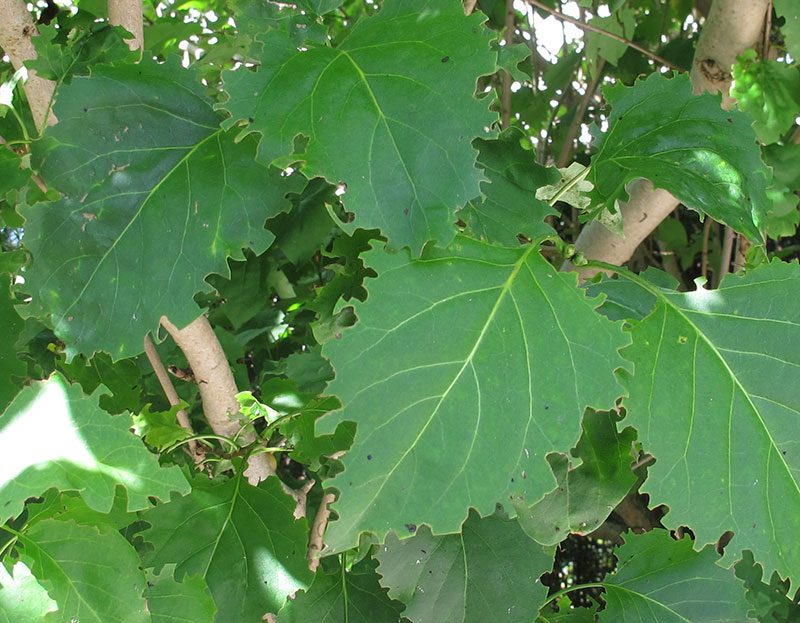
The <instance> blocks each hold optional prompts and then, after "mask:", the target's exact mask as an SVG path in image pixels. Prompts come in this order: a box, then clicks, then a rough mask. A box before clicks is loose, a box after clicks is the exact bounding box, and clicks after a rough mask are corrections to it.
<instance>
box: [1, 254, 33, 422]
mask: <svg viewBox="0 0 800 623" xmlns="http://www.w3.org/2000/svg"><path fill="white" fill-rule="evenodd" d="M3 255H5V253H3ZM9 285H10V279H9V278H8V276H6V275H2V274H0V327H3V336H4V337H3V339H2V340H0V371H2V373H1V374H0V410H2V409H5V408H6V407H7V406H8V404H9V403H10V402H11V400H12V399H13V398H14V396H16V394H17V392H18V391H19V388H20V386H21V385H22V379H24V378H25V377H26V376H27V371H26V369H25V364H24V363H22V361H21V360H20V359H19V357H18V356H17V354H18V351H17V348H16V347H15V344H14V342H16V338H17V336H18V335H19V334H20V332H21V331H22V326H23V324H24V323H23V321H22V318H20V317H19V314H17V310H16V308H15V306H14V305H13V304H12V302H11V301H12V299H11V296H10V295H9ZM15 377H17V380H15Z"/></svg>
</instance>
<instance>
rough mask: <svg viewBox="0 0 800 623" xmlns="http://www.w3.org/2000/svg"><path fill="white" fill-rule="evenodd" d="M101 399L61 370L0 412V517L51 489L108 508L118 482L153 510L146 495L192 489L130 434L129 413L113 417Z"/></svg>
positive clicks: (135, 501) (136, 506) (136, 503)
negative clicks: (76, 494) (84, 390)
mask: <svg viewBox="0 0 800 623" xmlns="http://www.w3.org/2000/svg"><path fill="white" fill-rule="evenodd" d="M97 401H98V395H97V393H95V394H94V395H92V396H84V395H83V393H82V392H81V388H80V386H79V385H70V384H69V383H67V382H66V381H65V380H64V378H63V377H62V376H61V375H60V374H58V373H56V374H54V375H53V377H51V378H50V379H49V380H48V381H43V382H39V383H34V384H33V385H32V386H30V387H26V388H25V389H24V390H22V391H21V392H20V393H19V394H18V395H17V397H16V398H15V399H14V401H13V402H12V403H11V404H10V405H9V407H8V409H6V411H5V413H3V415H2V417H0V447H2V448H3V452H0V520H2V519H5V518H8V517H16V516H17V515H18V514H19V513H20V512H21V511H22V506H23V503H24V502H25V500H26V499H27V498H29V497H37V496H40V495H41V494H42V493H44V492H45V491H47V490H48V489H49V488H50V487H57V488H58V489H60V490H61V491H78V492H80V494H81V495H82V496H83V499H84V500H85V501H86V503H87V504H88V505H89V506H90V507H91V508H93V509H95V510H98V511H100V512H104V513H107V512H108V511H109V510H110V509H111V507H112V505H113V503H114V491H115V488H116V487H117V485H119V486H122V487H124V488H125V489H126V490H127V495H128V509H129V510H132V511H134V510H142V509H145V508H148V507H149V506H150V503H149V502H148V501H147V498H148V497H151V496H153V497H157V498H161V499H169V495H170V491H179V492H181V493H186V492H188V491H189V485H188V484H187V482H186V479H185V478H184V476H183V474H182V473H181V471H180V469H179V468H178V467H174V466H173V467H160V466H159V464H158V458H157V457H156V456H154V455H153V454H150V453H149V452H148V451H147V449H146V448H145V447H144V444H143V443H142V442H141V440H139V439H138V438H137V437H136V436H134V435H133V434H131V432H130V431H129V430H128V429H129V428H130V419H129V418H127V417H125V416H117V417H114V416H110V415H109V414H108V413H106V412H105V411H103V410H102V409H101V408H100V407H99V406H98V405H97Z"/></svg>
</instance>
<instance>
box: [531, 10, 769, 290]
mask: <svg viewBox="0 0 800 623" xmlns="http://www.w3.org/2000/svg"><path fill="white" fill-rule="evenodd" d="M528 1H533V0H528ZM769 1H770V0H715V2H714V4H713V5H712V7H711V11H710V12H709V14H708V20H707V21H706V23H705V25H704V27H703V30H702V31H701V33H700V39H699V41H698V43H697V50H696V52H695V60H694V63H693V66H692V72H691V74H690V75H691V79H692V87H693V89H694V92H695V93H702V92H703V91H706V90H709V91H711V92H712V93H715V92H718V91H722V93H723V107H725V106H726V105H727V106H730V105H731V104H732V100H731V98H730V97H726V95H725V94H727V92H728V90H729V89H730V83H731V74H730V68H731V66H732V65H733V63H734V62H735V61H736V55H737V54H741V53H742V52H743V51H744V50H745V49H747V48H751V47H753V46H754V45H756V44H757V43H758V40H759V37H760V34H761V27H762V25H763V23H764V15H765V8H766V6H767V4H768V3H769ZM537 6H538V5H537ZM723 67H724V68H725V70H724V72H722V73H720V72H719V71H712V70H713V69H714V68H717V69H720V68H723ZM723 74H724V75H723ZM652 188H653V186H652V184H651V183H650V182H649V181H645V180H637V181H634V182H632V183H631V185H630V186H629V194H630V200H629V201H628V202H627V203H625V204H623V205H622V208H621V210H622V219H623V228H624V232H625V239H624V240H623V239H621V238H620V237H619V236H617V235H616V234H614V233H612V232H611V231H609V230H608V229H606V228H605V227H604V226H603V225H602V224H601V223H600V222H599V221H597V220H594V221H592V222H591V223H589V224H588V225H587V226H586V227H584V228H583V231H581V233H580V235H579V236H578V238H577V240H576V241H575V248H576V249H577V250H578V251H581V252H583V254H584V255H585V256H586V257H587V258H588V259H590V260H600V261H604V262H608V263H611V264H623V263H625V262H627V261H628V260H629V259H630V258H631V256H632V255H633V252H634V251H635V250H636V247H637V246H639V244H640V243H641V242H642V241H643V240H644V239H645V238H646V237H647V236H648V235H650V233H651V232H652V231H653V230H654V229H655V228H656V227H658V224H659V223H661V221H663V220H664V219H665V218H666V217H667V215H668V214H669V213H670V212H672V210H673V209H675V208H676V207H677V206H678V204H679V201H678V200H677V199H675V198H674V197H673V196H672V195H671V194H670V193H668V192H667V191H665V190H662V189H658V190H655V191H654V190H653V189H652ZM562 270H575V267H574V266H573V265H572V264H571V263H569V262H565V264H564V266H563V267H562ZM597 272H599V271H598V269H583V270H579V271H578V274H579V275H580V278H581V279H588V278H589V277H591V276H593V275H595V274H596V273H597Z"/></svg>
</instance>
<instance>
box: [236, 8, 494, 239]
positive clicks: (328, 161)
mask: <svg viewBox="0 0 800 623" xmlns="http://www.w3.org/2000/svg"><path fill="white" fill-rule="evenodd" d="M484 19H485V18H484V17H483V16H482V15H480V14H479V13H474V14H472V15H470V16H465V15H464V9H463V7H462V5H461V3H460V2H457V1H456V0H436V1H435V2H429V1H428V0H404V1H402V2H401V1H399V0H387V1H386V2H384V3H383V5H382V7H381V10H380V12H379V13H378V14H377V15H374V16H371V17H369V18H366V19H363V20H361V21H359V22H358V23H357V24H356V25H355V26H353V28H352V29H351V30H350V32H349V33H348V35H347V37H346V38H345V39H344V40H343V41H342V42H341V44H340V45H339V46H338V47H336V48H333V47H330V46H322V45H316V44H311V43H308V44H307V48H305V47H304V48H302V49H300V50H298V46H297V44H296V43H295V42H294V41H293V40H292V37H291V34H290V32H288V30H286V29H277V28H276V29H272V30H270V31H268V32H267V33H266V34H264V35H262V36H261V37H260V38H259V40H260V41H261V42H262V43H263V46H264V49H263V54H262V55H261V57H260V59H259V61H260V63H261V64H260V65H259V67H258V70H257V71H256V72H252V71H245V70H237V71H230V72H226V74H225V89H226V91H227V92H228V93H229V95H230V99H229V100H228V101H227V102H225V103H224V104H222V106H223V107H224V108H225V109H226V110H228V111H229V112H230V114H231V118H230V119H229V120H228V121H227V122H226V123H225V124H224V126H225V127H230V126H232V125H233V124H234V123H236V122H238V121H244V122H245V123H246V124H248V125H247V127H246V129H245V130H244V131H243V133H248V132H257V133H259V134H260V135H261V138H260V142H259V146H258V159H259V160H260V161H261V162H264V163H267V164H269V163H273V162H275V161H281V162H291V161H301V163H302V171H303V173H304V175H306V177H308V178H312V177H317V176H321V177H325V178H326V179H327V180H328V181H330V182H331V183H334V184H336V183H344V184H345V185H346V187H347V192H346V194H345V195H344V196H343V197H342V201H343V203H344V205H345V207H346V208H347V210H348V211H350V212H353V213H355V221H353V222H352V223H348V224H342V225H341V226H342V227H343V228H344V229H345V230H346V231H347V232H348V233H352V232H353V231H354V229H355V228H356V227H360V228H364V229H368V228H377V227H379V228H380V229H381V230H382V232H383V234H384V235H386V236H387V237H388V238H389V240H390V243H391V244H392V245H393V246H396V247H403V246H409V247H411V249H412V251H413V252H414V253H417V254H418V253H419V251H420V250H421V248H422V246H423V245H425V244H426V243H427V242H428V241H430V240H437V241H438V242H439V244H441V245H442V246H445V245H447V244H448V243H449V242H450V241H451V240H452V239H453V236H454V235H455V229H454V227H453V223H454V221H455V217H454V212H455V211H456V209H457V208H458V207H460V206H462V205H464V204H465V203H466V202H467V201H468V200H469V199H472V198H473V197H475V196H477V195H478V194H480V189H479V187H478V183H479V182H480V179H481V175H480V172H479V171H478V170H477V169H476V168H475V150H474V149H473V148H472V147H471V145H470V143H471V141H472V139H473V138H475V137H476V136H482V135H485V134H486V129H485V128H488V127H489V126H490V125H491V124H492V122H493V121H494V120H496V115H495V114H493V113H490V112H489V110H488V102H486V101H482V102H480V101H477V100H476V99H475V98H474V97H473V92H474V90H475V81H476V78H477V77H478V76H479V75H481V74H487V73H491V72H492V71H494V68H495V62H496V54H495V53H493V52H491V51H490V49H489V40H488V33H487V31H486V29H485V28H484V27H483V26H482V25H481V22H482V21H483V20H484ZM443 119H447V122H446V123H443V122H442V120H443ZM300 135H302V136H303V137H307V139H308V140H307V141H295V139H297V138H298V137H299V136H300ZM306 143H307V144H306ZM300 144H304V145H305V147H304V148H302V147H300V146H299V145H300Z"/></svg>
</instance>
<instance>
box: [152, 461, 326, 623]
mask: <svg viewBox="0 0 800 623" xmlns="http://www.w3.org/2000/svg"><path fill="white" fill-rule="evenodd" d="M192 486H193V489H192V493H191V494H190V495H188V496H186V497H182V498H175V499H173V500H172V501H171V502H170V503H168V504H161V505H159V506H157V507H155V508H154V509H152V510H150V511H148V512H147V513H145V514H144V516H143V519H144V520H145V521H147V522H148V523H149V524H150V525H151V528H150V529H149V530H147V531H145V532H144V533H143V536H144V538H145V540H147V541H149V542H151V543H152V544H153V546H154V548H155V549H154V550H153V551H151V552H150V553H149V554H148V555H147V557H146V559H145V564H146V565H147V566H152V567H156V568H157V569H160V568H161V566H162V565H165V564H175V565H176V566H175V579H177V580H178V581H180V580H182V579H183V577H184V576H185V575H186V574H187V573H188V574H190V575H200V576H201V577H202V578H203V579H204V580H205V581H206V583H207V584H208V588H209V590H210V591H211V595H212V596H213V598H214V601H215V603H216V605H217V608H218V609H219V615H218V620H220V621H258V620H260V619H261V617H262V616H263V615H264V613H266V612H273V613H274V612H277V611H278V609H279V608H280V607H281V605H282V604H283V602H284V600H285V599H286V597H287V595H289V594H291V593H294V592H295V591H296V590H298V589H301V588H307V587H308V585H309V584H310V583H311V580H312V578H313V574H312V573H311V571H309V569H308V563H307V561H306V541H307V536H306V531H307V525H306V520H305V519H301V520H298V521H295V520H294V517H293V512H294V500H293V499H292V498H290V497H289V496H288V495H286V494H285V493H284V492H283V490H282V489H281V486H280V484H279V483H278V480H277V478H269V479H268V480H266V481H264V482H262V483H260V484H259V486H258V487H253V486H251V485H249V484H247V482H246V481H245V480H244V479H243V477H241V476H237V477H236V478H234V479H232V480H228V481H224V482H215V481H210V480H207V479H206V478H205V477H202V476H199V477H197V478H196V479H195V480H194V481H193V482H192Z"/></svg>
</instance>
